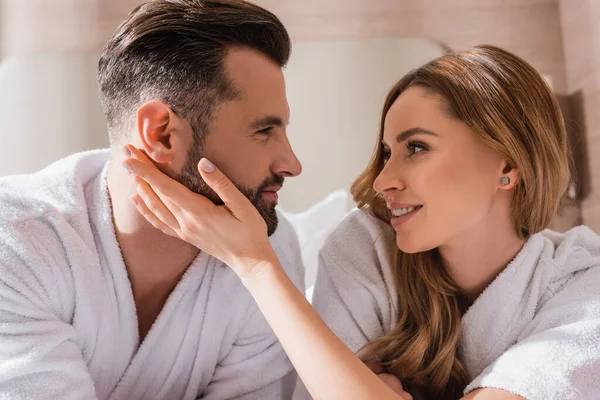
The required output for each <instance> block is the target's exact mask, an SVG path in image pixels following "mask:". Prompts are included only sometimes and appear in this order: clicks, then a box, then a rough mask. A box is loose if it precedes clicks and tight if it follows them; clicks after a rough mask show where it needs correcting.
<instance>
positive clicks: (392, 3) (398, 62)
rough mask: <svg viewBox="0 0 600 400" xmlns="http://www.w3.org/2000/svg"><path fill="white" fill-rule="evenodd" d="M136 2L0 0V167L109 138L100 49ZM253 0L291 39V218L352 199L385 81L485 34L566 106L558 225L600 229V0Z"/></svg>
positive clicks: (30, 165)
mask: <svg viewBox="0 0 600 400" xmlns="http://www.w3.org/2000/svg"><path fill="white" fill-rule="evenodd" d="M142 2H143V1H139V0H0V124H1V125H0V126H1V127H2V128H1V129H0V135H1V136H0V137H1V139H2V140H1V141H0V175H7V174H20V173H27V172H32V171H35V170H37V169H40V168H42V167H44V166H45V165H47V164H49V163H50V162H52V161H54V160H56V159H58V158H61V157H63V156H66V155H68V154H70V153H73V152H76V151H81V150H85V149H92V148H98V147H106V146H107V143H108V141H107V137H106V130H105V125H104V116H103V115H102V112H101V109H100V104H99V100H98V95H97V89H96V82H95V76H96V68H97V60H98V56H99V53H100V51H101V49H102V46H103V45H104V43H105V42H106V41H107V40H108V38H109V37H110V36H111V34H112V32H113V31H114V30H115V29H116V27H117V26H118V25H119V23H120V22H121V21H122V20H123V19H124V18H125V17H126V16H127V14H128V13H129V12H130V11H131V10H132V9H133V8H134V7H135V6H137V5H139V4H141V3H142ZM256 3H258V4H260V5H262V6H264V7H266V8H267V9H269V10H271V11H272V12H274V13H275V14H276V15H277V16H279V17H280V18H281V20H282V21H283V23H284V24H285V25H286V27H287V28H288V30H289V32H290V35H291V37H292V41H293V44H294V50H293V54H292V59H291V61H290V64H289V66H288V68H287V69H286V70H285V74H286V78H287V85H288V97H289V102H290V106H291V110H292V114H291V124H290V128H289V135H290V140H291V142H292V145H293V147H294V148H295V150H296V152H297V155H298V157H299V158H300V160H301V161H302V162H303V165H304V173H303V175H302V176H300V177H298V178H295V179H292V180H289V183H287V184H286V187H285V188H284V190H283V192H282V195H281V207H282V208H283V209H284V210H285V211H287V212H288V214H289V215H290V216H291V218H294V217H295V216H298V215H304V216H305V215H306V214H307V213H312V214H313V215H320V217H319V218H327V217H328V216H329V217H330V218H331V219H332V223H333V222H334V221H333V220H338V219H339V218H341V215H343V213H344V212H345V211H346V210H347V209H348V208H349V207H352V203H351V201H350V200H349V198H348V196H347V194H346V191H347V190H348V189H349V187H350V184H351V183H352V181H353V179H354V178H356V176H357V175H358V174H359V173H360V172H361V171H362V169H363V168H364V166H365V165H366V164H367V162H368V160H369V157H370V155H371V153H372V150H373V149H374V146H375V141H376V138H377V130H378V122H379V114H380V109H381V107H382V104H383V100H384V98H385V95H386V93H387V90H388V89H389V88H390V87H391V86H392V85H393V83H395V82H396V81H397V80H398V79H399V78H400V77H401V76H402V75H403V74H404V73H406V72H407V71H408V70H410V69H411V68H414V67H416V66H418V65H420V64H422V63H424V62H426V61H427V60H429V59H431V58H434V57H436V56H439V55H441V54H443V53H444V52H445V51H446V50H447V49H449V48H462V47H466V46H470V45H476V44H482V43H487V44H493V45H497V46H501V47H504V48H506V49H507V50H510V51H512V52H514V53H516V54H518V55H520V56H521V57H523V58H525V59H526V60H527V61H529V62H531V63H532V64H533V65H534V66H535V67H536V68H537V69H538V70H539V71H540V72H541V73H542V74H543V76H544V77H545V78H546V79H547V81H548V82H549V83H550V84H551V86H552V88H553V89H554V91H555V93H556V95H557V96H558V98H559V100H560V102H561V105H562V107H563V112H564V114H565V116H566V119H567V125H568V130H569V135H570V141H571V145H572V151H573V158H574V161H575V165H576V179H577V185H576V186H573V187H572V188H571V190H570V198H571V201H570V202H569V204H568V206H567V207H566V208H565V210H564V211H563V213H562V214H561V215H560V216H559V217H557V219H556V221H555V222H554V224H553V227H554V228H555V229H558V230H565V229H568V228H570V227H572V226H574V225H577V224H581V223H585V224H587V225H589V226H590V227H591V228H592V229H594V230H595V231H596V232H600V160H596V159H595V157H594V154H597V153H598V151H599V150H600V1H598V0H258V1H256ZM338 189H340V190H338ZM336 190H337V191H336ZM319 213H320V214H319ZM338 214H340V216H338ZM297 218H298V220H297V223H299V224H300V223H302V222H301V219H300V217H297ZM313 219H314V218H313Z"/></svg>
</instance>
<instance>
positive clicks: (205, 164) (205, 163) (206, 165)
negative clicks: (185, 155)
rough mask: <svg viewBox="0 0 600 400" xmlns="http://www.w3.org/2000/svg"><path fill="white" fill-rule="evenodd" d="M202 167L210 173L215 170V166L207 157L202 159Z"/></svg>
mask: <svg viewBox="0 0 600 400" xmlns="http://www.w3.org/2000/svg"><path fill="white" fill-rule="evenodd" d="M200 168H202V170H203V171H204V172H207V173H209V174H210V173H211V172H213V171H214V170H215V166H214V165H213V164H212V163H211V162H210V161H208V160H207V159H206V158H203V159H201V160H200Z"/></svg>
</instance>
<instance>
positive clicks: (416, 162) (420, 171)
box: [373, 87, 510, 253]
mask: <svg viewBox="0 0 600 400" xmlns="http://www.w3.org/2000/svg"><path fill="white" fill-rule="evenodd" d="M383 143H384V147H385V159H386V164H385V166H384V168H383V170H382V171H381V173H380V174H379V176H378V177H377V179H376V180H375V182H374V185H373V186H374V188H375V190H376V191H377V192H378V193H379V194H380V195H382V196H383V198H384V199H385V201H386V203H387V206H388V208H389V209H390V210H391V211H392V214H393V216H392V220H391V224H392V226H393V227H394V229H395V230H396V233H397V235H396V242H397V245H398V247H399V248H400V250H402V251H403V252H406V253H415V252H422V251H427V250H430V249H433V248H436V247H440V246H444V245H448V244H452V243H453V242H455V241H460V240H461V237H462V238H464V239H463V240H470V239H472V238H473V235H477V232H478V230H480V229H486V227H487V226H489V225H490V224H493V222H494V220H495V217H494V216H497V215H498V207H499V204H501V205H500V207H509V204H510V202H506V201H504V202H498V201H497V200H498V198H499V195H498V191H499V189H500V188H501V183H500V179H501V177H502V176H504V175H505V174H503V170H504V169H505V167H506V163H505V162H504V160H503V159H502V158H501V157H500V156H499V155H498V154H496V153H495V152H494V151H492V150H491V149H490V148H489V147H487V146H486V145H485V144H484V143H483V142H482V141H481V139H479V138H478V137H477V136H476V134H475V133H474V132H473V131H472V130H471V129H470V128H469V127H468V126H467V125H466V124H465V123H463V122H461V121H459V120H457V119H455V118H452V117H451V116H450V115H449V114H448V113H447V112H446V111H445V109H444V102H443V100H442V98H441V97H440V96H438V95H436V94H433V93H432V92H430V91H427V90H426V89H423V88H420V87H410V88H409V89H407V90H405V91H404V92H403V93H402V94H401V95H400V96H399V97H398V99H396V101H395V102H394V104H393V105H392V107H391V108H390V110H389V112H388V113H387V115H386V118H385V125H384V135H383ZM504 211H506V213H504V212H501V214H504V215H508V212H509V210H504Z"/></svg>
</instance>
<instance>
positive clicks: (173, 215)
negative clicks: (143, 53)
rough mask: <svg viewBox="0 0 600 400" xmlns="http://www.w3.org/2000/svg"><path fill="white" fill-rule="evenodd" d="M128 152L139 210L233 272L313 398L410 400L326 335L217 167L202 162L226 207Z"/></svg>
mask: <svg viewBox="0 0 600 400" xmlns="http://www.w3.org/2000/svg"><path fill="white" fill-rule="evenodd" d="M128 151H129V152H130V154H131V155H132V157H131V158H128V159H127V160H126V161H125V163H126V164H125V167H126V168H127V169H128V170H129V171H131V172H132V173H134V174H135V175H136V176H137V177H136V188H137V191H138V195H137V196H135V197H134V199H133V200H134V202H135V203H136V206H137V207H138V210H139V211H140V213H141V214H142V215H144V217H145V218H146V219H147V220H148V221H150V222H151V223H152V224H153V225H154V226H155V227H156V228H158V229H160V230H162V231H163V232H165V233H166V234H169V235H172V236H176V237H179V238H181V239H183V240H185V241H187V242H189V243H192V244H194V245H195V246H196V247H198V248H200V249H202V250H203V251H206V252H207V253H209V254H211V255H212V256H214V257H216V258H218V259H220V260H221V261H223V262H224V263H226V264H227V265H229V266H230V267H231V268H233V269H234V271H235V272H236V273H237V275H238V276H239V277H240V278H241V279H242V281H243V283H244V285H245V286H246V287H247V288H248V290H249V291H250V293H251V294H252V296H253V297H254V299H255V300H256V303H257V304H258V306H259V308H260V309H261V311H262V313H263V314H264V316H265V318H266V320H267V321H268V322H269V324H270V325H271V327H272V329H273V331H274V332H275V334H276V335H277V337H278V339H279V341H280V343H281V344H282V346H283V348H284V349H285V351H286V353H287V354H288V356H289V358H290V360H291V362H292V363H293V364H294V367H295V368H296V371H297V372H298V375H299V376H300V378H301V379H302V381H303V382H304V384H305V385H306V386H307V388H308V390H309V391H310V393H311V395H312V396H313V397H314V398H315V399H326V400H331V399H344V400H347V399H356V400H363V399H383V400H385V399H390V400H392V399H395V400H397V399H403V400H406V399H410V398H411V397H410V395H409V394H407V393H406V394H403V395H398V394H396V393H394V391H392V390H391V389H390V388H388V387H387V386H386V385H385V384H384V383H383V382H382V381H381V380H380V379H379V378H378V377H377V376H376V375H375V374H374V373H373V372H371V370H369V368H368V367H367V366H365V365H364V364H363V363H362V361H361V360H359V359H358V358H357V357H356V356H355V355H354V354H353V353H352V352H351V351H350V349H348V348H347V347H346V346H345V345H344V344H343V343H342V342H341V341H340V340H339V339H338V338H337V337H336V336H335V335H334V334H333V332H331V330H330V329H329V328H328V327H327V325H326V324H325V323H324V322H323V320H322V319H321V318H320V316H319V315H318V314H317V312H316V311H315V310H314V309H313V308H312V306H311V305H310V304H309V303H308V301H307V300H306V299H305V297H304V295H303V294H302V293H300V291H298V290H297V288H296V287H295V286H294V285H293V283H292V282H291V281H290V280H289V278H288V277H287V275H286V274H285V272H284V270H283V268H282V267H281V265H280V264H279V260H278V259H277V257H276V255H275V253H274V251H273V249H272V248H271V246H270V243H269V241H268V237H267V234H266V225H265V222H264V220H263V219H262V217H261V216H260V214H259V213H258V211H257V210H256V209H255V208H254V207H253V206H252V204H251V203H250V202H249V201H248V199H246V198H245V197H244V196H243V195H242V194H241V193H240V192H239V191H238V190H237V188H235V186H233V184H232V183H231V182H230V181H229V179H227V177H225V176H224V175H223V174H222V173H221V172H220V171H219V170H218V169H216V167H214V166H213V165H212V164H210V163H208V162H207V160H202V161H201V163H200V165H201V166H202V169H200V173H201V175H202V178H203V179H204V180H205V182H206V183H207V184H208V185H209V186H210V187H211V188H212V189H213V190H214V191H215V192H216V193H217V194H218V195H219V197H220V198H221V199H222V200H223V202H224V203H225V207H223V206H215V205H214V204H213V203H212V202H210V201H209V200H208V199H206V198H205V197H203V196H200V195H197V194H195V193H192V192H190V191H189V190H187V189H186V188H185V187H183V186H182V185H180V184H179V183H177V182H175V181H173V180H172V179H170V178H168V177H167V176H166V175H164V174H162V173H161V172H160V171H158V169H157V168H156V167H155V166H154V165H153V164H152V163H151V162H150V161H149V160H148V159H147V158H146V157H145V156H144V155H143V154H142V153H140V152H139V151H138V150H137V149H135V148H133V146H128Z"/></svg>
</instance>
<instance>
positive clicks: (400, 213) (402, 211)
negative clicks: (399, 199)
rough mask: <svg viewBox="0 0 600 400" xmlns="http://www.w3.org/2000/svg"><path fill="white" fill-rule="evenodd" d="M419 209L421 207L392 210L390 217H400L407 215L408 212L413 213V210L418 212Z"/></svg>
mask: <svg viewBox="0 0 600 400" xmlns="http://www.w3.org/2000/svg"><path fill="white" fill-rule="evenodd" d="M419 208H421V206H415V207H408V208H398V209H396V210H392V215H393V216H394V217H401V216H403V215H404V214H408V213H409V212H413V211H415V210H418V209H419Z"/></svg>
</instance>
